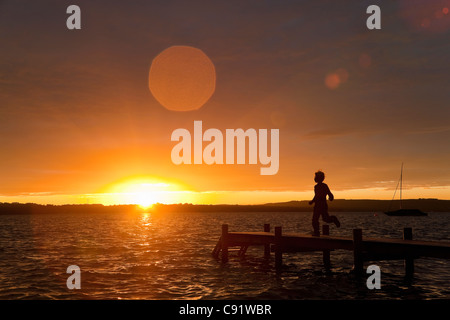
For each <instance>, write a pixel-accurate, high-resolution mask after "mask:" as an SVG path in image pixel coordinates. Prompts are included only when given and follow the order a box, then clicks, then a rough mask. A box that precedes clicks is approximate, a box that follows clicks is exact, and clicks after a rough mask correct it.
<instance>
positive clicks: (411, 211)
mask: <svg viewBox="0 0 450 320" xmlns="http://www.w3.org/2000/svg"><path fill="white" fill-rule="evenodd" d="M399 184H400V209H399V210H394V211H390V210H388V211H386V212H384V213H385V214H386V215H388V216H426V215H427V214H426V213H425V212H423V211H421V210H419V209H403V208H402V187H403V163H402V169H401V172H400V180H399V182H398V183H397V187H396V188H395V192H394V196H393V197H392V201H393V200H394V198H395V194H396V193H397V189H398V185H399ZM392 201H391V204H392ZM389 209H390V207H389Z"/></svg>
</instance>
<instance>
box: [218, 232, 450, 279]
mask: <svg viewBox="0 0 450 320" xmlns="http://www.w3.org/2000/svg"><path fill="white" fill-rule="evenodd" d="M322 231H323V232H322V233H323V235H321V236H320V237H318V236H312V235H307V234H298V233H282V227H275V232H273V233H272V232H271V231H270V225H268V224H265V225H264V229H263V231H261V232H229V231H228V225H227V224H224V225H222V235H221V237H220V239H219V241H218V243H217V245H216V247H215V248H214V250H213V252H212V254H213V256H214V257H216V258H220V259H221V260H222V262H228V256H229V251H230V249H231V248H233V247H239V249H238V250H237V251H238V255H240V256H243V255H244V254H245V252H246V251H247V248H248V247H249V246H263V247H264V256H265V257H269V256H270V253H271V252H274V253H275V267H276V269H277V270H280V269H281V267H282V256H283V253H286V252H310V251H322V252H323V262H324V267H325V268H326V269H327V270H330V269H331V257H330V253H331V251H333V250H348V251H353V258H354V259H353V262H354V263H353V270H354V271H355V272H356V273H357V274H361V273H362V272H363V267H364V266H363V265H364V262H365V261H380V260H404V261H405V275H406V276H407V277H412V276H413V273H414V259H418V258H421V257H432V258H441V259H450V243H449V242H440V241H418V240H413V239H412V229H411V228H405V229H404V230H403V239H390V238H363V236H362V229H353V237H338V236H330V235H329V226H328V225H324V226H323V230H322Z"/></svg>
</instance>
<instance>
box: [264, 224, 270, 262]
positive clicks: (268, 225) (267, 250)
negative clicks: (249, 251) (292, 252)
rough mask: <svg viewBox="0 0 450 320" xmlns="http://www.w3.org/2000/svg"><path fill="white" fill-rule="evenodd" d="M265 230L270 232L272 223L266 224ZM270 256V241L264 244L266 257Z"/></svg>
mask: <svg viewBox="0 0 450 320" xmlns="http://www.w3.org/2000/svg"><path fill="white" fill-rule="evenodd" d="M264 232H270V224H268V223H266V224H264ZM269 257H270V243H268V244H265V245H264V258H269Z"/></svg>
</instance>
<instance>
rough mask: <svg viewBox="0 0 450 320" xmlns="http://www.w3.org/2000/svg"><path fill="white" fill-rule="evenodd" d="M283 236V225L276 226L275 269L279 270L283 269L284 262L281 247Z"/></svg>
mask: <svg viewBox="0 0 450 320" xmlns="http://www.w3.org/2000/svg"><path fill="white" fill-rule="evenodd" d="M281 237H282V229H281V227H275V269H276V270H277V271H280V270H281V266H282V264H283V253H282V249H281Z"/></svg>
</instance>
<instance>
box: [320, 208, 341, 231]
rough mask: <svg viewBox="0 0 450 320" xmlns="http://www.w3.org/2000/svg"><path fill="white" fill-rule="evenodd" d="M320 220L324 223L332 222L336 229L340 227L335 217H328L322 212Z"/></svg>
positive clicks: (326, 213)
mask: <svg viewBox="0 0 450 320" xmlns="http://www.w3.org/2000/svg"><path fill="white" fill-rule="evenodd" d="M322 220H323V221H325V222H326V223H331V222H333V223H334V224H335V225H336V227H338V228H339V227H340V226H341V223H340V222H339V220H338V218H337V217H336V216H330V215H329V214H328V212H324V213H323V214H322Z"/></svg>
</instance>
